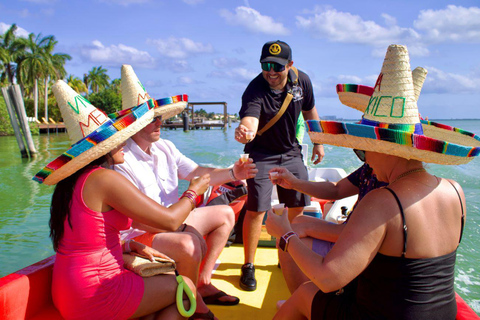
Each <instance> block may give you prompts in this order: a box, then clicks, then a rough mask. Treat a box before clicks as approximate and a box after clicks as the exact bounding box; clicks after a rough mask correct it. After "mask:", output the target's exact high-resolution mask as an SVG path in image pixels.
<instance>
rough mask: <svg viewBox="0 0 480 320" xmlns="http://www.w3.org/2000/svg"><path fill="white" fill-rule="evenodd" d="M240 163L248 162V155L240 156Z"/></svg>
mask: <svg viewBox="0 0 480 320" xmlns="http://www.w3.org/2000/svg"><path fill="white" fill-rule="evenodd" d="M240 161H242V162H247V161H248V153H244V154H241V155H240Z"/></svg>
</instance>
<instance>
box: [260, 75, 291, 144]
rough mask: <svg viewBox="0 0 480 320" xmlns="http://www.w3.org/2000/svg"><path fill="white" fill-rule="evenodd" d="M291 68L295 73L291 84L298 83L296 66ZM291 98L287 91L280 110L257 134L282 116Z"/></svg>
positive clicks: (261, 132) (268, 127)
mask: <svg viewBox="0 0 480 320" xmlns="http://www.w3.org/2000/svg"><path fill="white" fill-rule="evenodd" d="M291 69H292V70H293V73H294V75H295V79H293V85H296V84H297V83H298V70H297V68H295V67H293V66H292V68H291ZM292 99H293V95H292V94H291V93H290V92H287V96H286V97H285V100H284V101H283V104H282V107H281V108H280V110H278V113H277V114H276V115H275V117H273V118H272V119H270V121H268V123H267V124H266V125H264V126H263V128H262V129H260V130H258V131H257V134H258V135H259V136H261V135H262V134H263V133H264V132H265V131H267V130H268V129H270V128H271V127H272V126H273V125H274V124H275V123H276V122H277V121H278V119H280V118H281V117H282V115H283V114H284V113H285V111H286V110H287V107H288V106H289V105H290V102H291V101H292Z"/></svg>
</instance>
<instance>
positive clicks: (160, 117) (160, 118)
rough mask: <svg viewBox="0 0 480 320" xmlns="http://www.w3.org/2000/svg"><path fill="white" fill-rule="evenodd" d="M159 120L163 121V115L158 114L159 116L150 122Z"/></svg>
mask: <svg viewBox="0 0 480 320" xmlns="http://www.w3.org/2000/svg"><path fill="white" fill-rule="evenodd" d="M157 120H160V122H162V116H158V117H155V118H153V120H152V122H150V123H154V122H156V121H157Z"/></svg>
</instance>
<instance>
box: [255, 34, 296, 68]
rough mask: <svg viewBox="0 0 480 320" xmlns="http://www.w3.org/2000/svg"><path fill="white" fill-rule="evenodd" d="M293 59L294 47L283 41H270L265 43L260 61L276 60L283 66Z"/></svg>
mask: <svg viewBox="0 0 480 320" xmlns="http://www.w3.org/2000/svg"><path fill="white" fill-rule="evenodd" d="M290 61H292V49H290V46H289V45H288V44H286V43H285V42H283V41H280V40H277V41H269V42H267V43H265V44H264V45H263V48H262V55H261V57H260V63H264V62H276V63H279V64H281V65H282V66H284V65H286V64H287V63H289V62H290Z"/></svg>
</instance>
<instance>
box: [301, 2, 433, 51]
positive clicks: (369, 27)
mask: <svg viewBox="0 0 480 320" xmlns="http://www.w3.org/2000/svg"><path fill="white" fill-rule="evenodd" d="M381 17H382V18H383V20H384V26H382V25H380V24H378V23H376V22H375V21H371V20H364V19H362V17H360V16H358V15H354V14H351V13H349V12H341V11H337V10H335V9H333V8H330V7H324V8H322V7H316V8H315V10H314V11H313V12H305V13H304V15H303V16H297V17H296V19H297V27H299V28H300V29H304V30H307V31H309V32H310V33H311V35H312V37H314V38H320V39H322V38H325V39H328V40H330V41H332V42H341V43H354V44H362V45H368V46H373V47H374V49H373V55H374V56H384V55H385V47H387V46H388V45H390V44H392V43H399V44H404V45H407V46H408V48H409V53H410V55H412V56H426V55H428V54H429V50H428V49H427V47H426V46H425V44H424V43H423V42H422V41H421V35H420V34H419V33H418V32H417V31H415V30H414V29H413V28H402V27H400V26H398V25H397V20H396V18H395V17H392V16H390V15H388V14H385V13H383V14H381Z"/></svg>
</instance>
